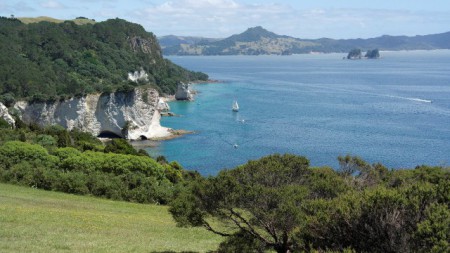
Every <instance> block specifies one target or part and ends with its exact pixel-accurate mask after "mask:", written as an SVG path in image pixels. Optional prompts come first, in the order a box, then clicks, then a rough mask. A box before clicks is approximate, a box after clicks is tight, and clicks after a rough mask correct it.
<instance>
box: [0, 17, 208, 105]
mask: <svg viewBox="0 0 450 253" xmlns="http://www.w3.org/2000/svg"><path fill="white" fill-rule="evenodd" d="M22 20H24V22H31V23H29V24H25V23H23V22H22V21H21V20H19V19H15V18H5V17H0V102H4V103H6V104H7V105H10V104H12V103H13V101H14V100H15V99H19V98H20V99H22V98H28V99H32V100H38V101H43V100H56V99H60V98H67V97H71V96H81V95H84V94H88V93H96V92H100V93H102V92H112V91H115V90H131V89H133V87H134V86H137V85H150V86H153V87H155V88H157V89H158V90H159V91H160V92H162V93H166V94H173V93H174V92H175V89H176V86H177V83H178V82H180V81H185V82H186V81H193V80H206V79H207V78H208V76H207V75H206V74H203V73H198V72H191V71H188V70H186V69H184V68H182V67H180V66H177V65H175V64H173V63H172V62H170V61H169V60H166V59H164V58H163V57H162V53H161V48H160V46H159V44H158V41H157V39H156V37H155V36H154V35H153V34H152V33H150V32H147V31H145V29H144V28H143V27H142V26H140V25H138V24H134V23H130V22H127V21H125V20H121V19H111V20H107V21H104V22H98V23H94V24H90V23H91V22H92V23H93V21H92V20H89V19H86V18H78V19H77V20H76V22H78V23H87V24H86V25H77V24H76V23H75V22H72V21H64V22H60V23H57V22H59V21H58V20H54V19H49V18H45V17H41V18H37V19H22ZM35 21H41V22H35ZM49 21H51V22H49ZM55 22H56V23H55ZM142 70H143V71H145V73H146V74H147V76H145V77H144V78H141V79H140V80H139V81H137V82H133V81H130V80H128V75H129V73H135V72H136V71H139V72H141V71H142Z"/></svg>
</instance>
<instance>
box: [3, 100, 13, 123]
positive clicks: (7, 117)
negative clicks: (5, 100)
mask: <svg viewBox="0 0 450 253" xmlns="http://www.w3.org/2000/svg"><path fill="white" fill-rule="evenodd" d="M0 118H2V119H4V120H5V121H6V122H8V124H10V125H11V126H14V124H15V123H16V121H15V120H14V118H13V117H12V116H11V115H10V114H9V111H8V108H6V106H5V105H4V104H2V103H0Z"/></svg>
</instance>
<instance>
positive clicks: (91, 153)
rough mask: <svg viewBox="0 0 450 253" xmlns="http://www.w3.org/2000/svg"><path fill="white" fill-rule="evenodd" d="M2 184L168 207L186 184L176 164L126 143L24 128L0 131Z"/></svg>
mask: <svg viewBox="0 0 450 253" xmlns="http://www.w3.org/2000/svg"><path fill="white" fill-rule="evenodd" d="M0 144H2V145H0V161H2V162H1V163H0V182H10V183H15V184H21V185H27V186H32V187H36V188H41V189H46V190H55V191H62V192H67V193H75V194H83V195H84V194H90V195H94V196H99V197H105V198H111V199H117V200H127V201H133V202H140V203H161V204H167V203H168V202H169V201H170V200H171V199H172V195H173V192H174V190H175V184H179V183H180V184H181V183H183V181H184V177H183V169H182V167H181V166H180V165H179V164H178V163H176V162H171V163H166V164H164V165H161V164H159V163H158V162H156V161H155V160H153V159H152V158H150V157H149V156H148V155H147V154H146V153H145V155H144V154H143V153H142V152H137V151H136V150H135V149H134V148H133V147H132V146H131V145H130V144H129V143H128V142H127V141H126V140H123V139H114V140H112V141H111V142H110V143H109V144H107V145H106V147H104V146H103V144H102V143H101V142H99V140H98V139H96V138H95V137H93V136H92V135H90V134H88V133H84V132H81V131H79V130H73V131H70V132H68V131H67V130H66V129H64V128H62V127H60V126H49V127H40V126H38V125H32V126H27V125H25V126H23V128H20V129H11V128H7V129H4V130H3V131H0Z"/></svg>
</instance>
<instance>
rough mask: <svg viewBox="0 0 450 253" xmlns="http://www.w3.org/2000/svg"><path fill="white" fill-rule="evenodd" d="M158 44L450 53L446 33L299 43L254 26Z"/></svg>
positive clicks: (222, 50)
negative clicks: (221, 36)
mask: <svg viewBox="0 0 450 253" xmlns="http://www.w3.org/2000/svg"><path fill="white" fill-rule="evenodd" d="M159 41H160V44H161V47H162V49H163V53H164V54H165V55H270V54H275V55H290V54H305V53H311V52H319V53H332V52H345V53H347V52H348V51H350V50H352V49H354V48H359V49H361V50H363V51H367V50H370V49H374V48H378V49H379V50H394V51H395V50H431V49H450V32H446V33H440V34H432V35H417V36H412V37H408V36H389V35H384V36H381V37H376V38H370V39H339V40H336V39H329V38H321V39H299V38H294V37H290V36H286V35H278V34H275V33H273V32H270V31H268V30H266V29H264V28H263V27H261V26H257V27H252V28H248V29H247V30H246V31H245V32H243V33H240V34H235V35H232V36H230V37H228V38H224V39H211V38H201V37H181V36H174V35H171V36H164V37H161V38H159Z"/></svg>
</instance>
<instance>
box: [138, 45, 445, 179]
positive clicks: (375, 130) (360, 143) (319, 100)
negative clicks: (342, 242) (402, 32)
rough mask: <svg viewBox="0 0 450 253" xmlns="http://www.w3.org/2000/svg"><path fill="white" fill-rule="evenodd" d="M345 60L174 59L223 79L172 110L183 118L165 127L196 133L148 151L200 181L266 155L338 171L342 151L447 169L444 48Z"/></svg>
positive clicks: (333, 57)
mask: <svg viewBox="0 0 450 253" xmlns="http://www.w3.org/2000/svg"><path fill="white" fill-rule="evenodd" d="M343 56H344V55H343V54H326V55H293V56H220V57H215V56H211V57H171V58H170V59H171V60H172V61H173V62H175V63H177V64H179V65H181V66H184V67H186V68H188V69H192V70H196V71H203V72H206V73H208V74H209V75H210V77H211V78H212V79H219V80H222V81H223V82H222V83H213V84H198V85H195V86H194V89H196V90H198V92H199V94H198V95H197V97H196V100H195V101H194V102H172V103H170V106H171V108H172V111H173V112H175V113H176V114H178V115H180V117H165V118H163V119H162V122H161V123H162V125H164V126H167V127H171V128H175V129H185V130H192V131H195V132H196V133H195V134H191V135H186V136H184V137H181V138H178V139H174V140H170V141H164V142H160V143H159V145H157V146H156V147H153V148H148V149H147V151H148V152H149V153H150V154H152V155H164V156H166V157H167V158H168V159H169V160H176V161H178V162H180V163H181V164H182V165H183V166H184V167H185V168H187V169H193V170H197V171H199V172H200V173H202V174H204V175H208V174H216V173H217V172H218V171H219V170H220V169H223V168H233V167H235V166H236V165H239V164H243V163H245V162H247V161H248V160H249V159H257V158H259V157H261V156H264V155H268V154H272V153H293V154H298V155H304V156H306V157H308V158H309V159H310V161H311V164H312V165H317V166H323V165H329V166H332V167H334V168H336V167H337V160H336V158H337V156H339V155H346V154H351V155H358V156H360V157H362V158H363V159H365V160H366V161H369V162H371V163H373V162H381V163H383V164H384V165H386V166H388V167H390V168H411V167H414V166H416V165H420V164H429V165H449V163H450V51H414V52H384V53H382V57H383V58H382V59H379V60H361V61H350V60H342V57H343ZM233 100H237V101H238V102H239V106H240V111H239V112H238V113H233V112H232V111H231V106H232V102H233ZM235 144H237V145H238V146H237V148H235V147H234V145H235Z"/></svg>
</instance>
